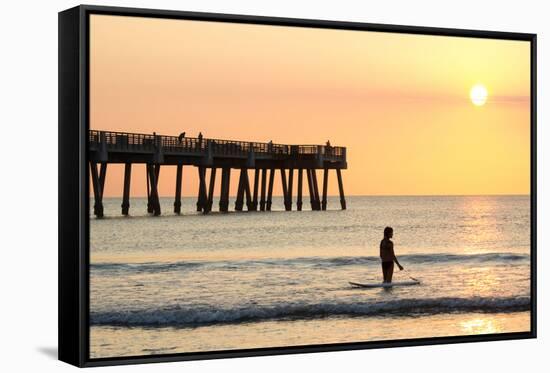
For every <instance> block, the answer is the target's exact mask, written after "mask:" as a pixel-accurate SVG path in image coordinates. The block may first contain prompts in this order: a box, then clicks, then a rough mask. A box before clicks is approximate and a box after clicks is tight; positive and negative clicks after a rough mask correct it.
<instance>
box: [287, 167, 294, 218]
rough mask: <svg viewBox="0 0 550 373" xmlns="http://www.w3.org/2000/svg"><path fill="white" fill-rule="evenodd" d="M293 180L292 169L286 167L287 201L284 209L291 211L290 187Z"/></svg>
mask: <svg viewBox="0 0 550 373" xmlns="http://www.w3.org/2000/svg"><path fill="white" fill-rule="evenodd" d="M293 182H294V169H293V168H289V169H288V188H287V190H286V195H287V203H286V205H285V210H286V211H292V187H293Z"/></svg>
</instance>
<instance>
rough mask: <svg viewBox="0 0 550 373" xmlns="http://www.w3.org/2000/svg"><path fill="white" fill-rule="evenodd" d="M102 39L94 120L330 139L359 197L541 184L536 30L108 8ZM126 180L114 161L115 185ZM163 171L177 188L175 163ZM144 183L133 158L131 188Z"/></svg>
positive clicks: (111, 181)
mask: <svg viewBox="0 0 550 373" xmlns="http://www.w3.org/2000/svg"><path fill="white" fill-rule="evenodd" d="M90 42H91V44H90V48H91V51H90V128H92V129H98V130H111V131H129V132H140V133H152V132H153V131H155V132H156V133H157V134H165V135H178V134H179V133H180V132H182V131H185V132H186V133H187V134H188V136H193V137H195V136H196V135H197V134H198V133H199V131H201V132H202V133H203V134H204V136H205V137H213V138H222V139H235V140H250V141H265V142H268V141H270V140H272V141H273V142H275V143H287V144H324V143H325V142H326V141H327V140H330V142H331V144H332V145H338V146H346V147H347V152H348V153H347V154H348V169H347V170H345V171H344V172H343V177H344V185H345V189H346V194H347V195H418V194H424V195H426V194H429V195H435V194H444V195H449V194H460V195H463V194H528V193H529V179H530V178H529V169H530V167H529V152H530V148H529V143H530V140H529V138H530V132H529V129H530V109H529V99H530V97H529V92H530V76H529V73H530V51H529V48H530V45H529V43H528V42H524V41H502V40H488V39H474V38H458V37H442V36H422V35H404V34H391V33H380V32H364V31H363V32H361V31H345V30H324V29H311V28H297V27H280V26H263V25H243V24H229V23H214V22H199V21H185V20H167V19H153V18H137V17H121V16H104V15H92V16H91V23H90ZM476 84H481V85H482V86H483V87H485V88H486V89H487V91H488V98H487V102H486V103H485V104H484V105H481V106H476V105H474V104H473V102H472V100H471V99H470V90H471V88H472V87H473V86H474V85H476ZM196 172H197V171H196V169H191V168H190V167H187V168H185V170H184V185H183V194H184V195H196V193H197V184H198V179H197V176H196ZM333 176H334V175H333ZM232 179H233V180H232V184H233V192H232V194H233V193H234V191H235V190H236V184H237V181H238V180H237V174H236V173H235V174H234V175H233V176H232ZM335 179H336V178H335V177H332V178H331V183H330V185H329V194H337V190H338V188H337V185H336V180H335ZM122 182H123V166H112V165H110V166H109V169H108V171H107V179H106V190H105V196H120V195H121V194H122ZM159 183H160V184H159V192H160V194H161V195H163V196H171V195H173V193H174V183H175V167H164V169H162V170H161V176H160V182H159ZM278 187H279V186H278V185H276V188H275V194H280V188H278ZM145 190H146V182H145V166H143V165H138V166H134V170H133V173H132V186H131V194H132V196H144V195H146V191H145ZM305 194H307V191H305Z"/></svg>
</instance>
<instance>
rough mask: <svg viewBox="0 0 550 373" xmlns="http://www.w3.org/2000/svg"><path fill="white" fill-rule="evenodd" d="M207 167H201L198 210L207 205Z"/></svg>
mask: <svg viewBox="0 0 550 373" xmlns="http://www.w3.org/2000/svg"><path fill="white" fill-rule="evenodd" d="M205 175H206V168H205V167H202V166H201V167H199V195H198V196H197V212H200V211H203V212H204V209H205V206H206V180H205V178H206V176H205Z"/></svg>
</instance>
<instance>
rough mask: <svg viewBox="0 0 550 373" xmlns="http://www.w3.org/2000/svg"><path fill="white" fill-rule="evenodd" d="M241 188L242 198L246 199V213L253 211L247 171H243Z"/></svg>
mask: <svg viewBox="0 0 550 373" xmlns="http://www.w3.org/2000/svg"><path fill="white" fill-rule="evenodd" d="M243 188H244V196H245V199H246V209H247V210H248V211H253V210H254V206H253V205H252V193H250V181H249V179H248V169H245V170H244V174H243Z"/></svg>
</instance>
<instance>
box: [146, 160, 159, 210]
mask: <svg viewBox="0 0 550 373" xmlns="http://www.w3.org/2000/svg"><path fill="white" fill-rule="evenodd" d="M147 169H148V172H147V173H148V175H149V184H150V195H149V201H150V205H151V210H152V211H151V212H152V213H153V215H154V216H159V215H160V213H161V212H160V200H159V194H158V190H157V187H158V178H159V174H160V165H159V164H157V165H154V164H147Z"/></svg>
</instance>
